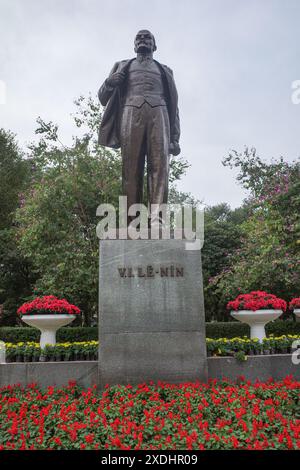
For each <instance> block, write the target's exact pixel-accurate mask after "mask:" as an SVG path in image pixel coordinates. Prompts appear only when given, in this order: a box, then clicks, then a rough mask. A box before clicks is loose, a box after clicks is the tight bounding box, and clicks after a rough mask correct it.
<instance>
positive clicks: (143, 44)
mask: <svg viewBox="0 0 300 470" xmlns="http://www.w3.org/2000/svg"><path fill="white" fill-rule="evenodd" d="M156 49H157V48H156V43H155V38H154V36H153V34H152V33H151V32H150V31H148V30H147V29H142V30H141V31H139V32H138V33H137V35H136V36H135V40H134V52H144V53H145V52H154V51H156Z"/></svg>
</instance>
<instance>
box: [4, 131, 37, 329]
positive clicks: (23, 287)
mask: <svg viewBox="0 0 300 470" xmlns="http://www.w3.org/2000/svg"><path fill="white" fill-rule="evenodd" d="M30 165H31V164H30V161H27V160H25V159H24V158H23V154H22V152H21V151H20V149H19V147H18V145H17V142H16V139H15V136H14V134H12V133H11V132H8V131H5V130H4V129H0V181H1V186H0V214H1V219H0V305H2V307H1V308H0V311H1V315H0V325H1V324H12V323H14V322H15V311H16V308H17V305H18V302H19V300H20V299H21V298H22V297H23V296H24V295H25V296H26V295H28V293H30V291H31V275H30V262H28V261H26V260H25V259H24V258H23V257H22V256H21V255H20V253H19V251H18V247H17V243H16V223H15V213H16V209H17V207H18V206H19V205H20V204H21V203H22V191H24V190H25V188H26V187H27V185H28V184H29V180H30V178H29V175H30Z"/></svg>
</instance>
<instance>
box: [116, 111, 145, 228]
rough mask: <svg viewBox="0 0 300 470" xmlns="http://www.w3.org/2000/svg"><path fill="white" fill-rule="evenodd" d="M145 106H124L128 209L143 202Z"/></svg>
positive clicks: (124, 177) (124, 181) (123, 147)
mask: <svg viewBox="0 0 300 470" xmlns="http://www.w3.org/2000/svg"><path fill="white" fill-rule="evenodd" d="M144 106H145V105H143V106H142V107H141V108H136V107H134V106H124V108H123V112H122V117H121V127H120V137H121V153H122V165H123V166H122V184H123V195H125V196H127V208H129V207H130V206H131V205H132V204H137V203H142V202H143V179H144V167H145V155H146V147H145V132H146V119H145V117H146V116H145V109H144ZM129 220H130V218H129Z"/></svg>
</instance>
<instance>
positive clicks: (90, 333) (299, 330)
mask: <svg viewBox="0 0 300 470" xmlns="http://www.w3.org/2000/svg"><path fill="white" fill-rule="evenodd" d="M266 333H267V334H268V335H270V334H272V335H274V336H282V335H288V334H290V335H300V322H293V321H292V320H286V321H283V320H276V321H274V322H271V323H269V324H268V325H267V326H266ZM206 336H207V337H208V338H236V337H243V336H248V337H249V336H250V328H249V326H247V325H245V324H244V323H240V322H238V321H234V322H223V323H222V322H216V323H206ZM39 337H40V333H39V331H38V330H36V329H35V328H30V327H24V328H23V327H14V326H12V327H9V326H3V327H1V328H0V341H5V342H6V343H18V342H20V341H24V342H28V341H35V342H37V341H39ZM97 340H98V328H97V327H77V326H76V327H65V328H61V329H60V330H58V332H57V341H58V342H60V343H64V342H71V343H72V342H74V341H97Z"/></svg>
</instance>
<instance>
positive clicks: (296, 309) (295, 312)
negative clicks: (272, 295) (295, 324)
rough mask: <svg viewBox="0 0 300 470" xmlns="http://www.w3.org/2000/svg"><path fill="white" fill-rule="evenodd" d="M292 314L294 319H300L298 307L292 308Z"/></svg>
mask: <svg viewBox="0 0 300 470" xmlns="http://www.w3.org/2000/svg"><path fill="white" fill-rule="evenodd" d="M294 314H295V316H296V320H297V321H300V308H295V309H294Z"/></svg>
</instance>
